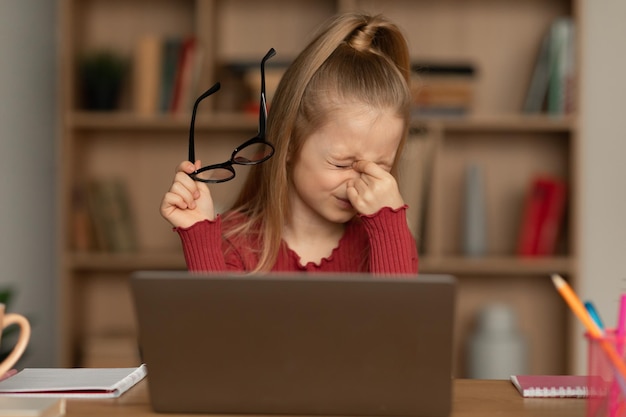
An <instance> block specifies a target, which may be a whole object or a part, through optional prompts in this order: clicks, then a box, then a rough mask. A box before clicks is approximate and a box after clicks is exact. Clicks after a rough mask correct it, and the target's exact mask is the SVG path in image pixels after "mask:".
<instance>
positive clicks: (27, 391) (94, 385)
mask: <svg viewBox="0 0 626 417" xmlns="http://www.w3.org/2000/svg"><path fill="white" fill-rule="evenodd" d="M146 374H147V370H146V366H145V364H142V365H141V366H139V367H136V368H25V369H24V370H22V371H20V372H18V373H17V374H15V375H14V376H12V377H10V378H7V379H5V380H3V381H0V394H11V395H19V396H25V397H26V396H27V397H64V398H116V397H119V396H120V395H122V394H123V393H125V392H126V391H128V390H129V389H130V388H131V387H132V386H134V385H135V384H137V383H138V382H139V381H141V380H142V379H143V378H144V377H145V376H146Z"/></svg>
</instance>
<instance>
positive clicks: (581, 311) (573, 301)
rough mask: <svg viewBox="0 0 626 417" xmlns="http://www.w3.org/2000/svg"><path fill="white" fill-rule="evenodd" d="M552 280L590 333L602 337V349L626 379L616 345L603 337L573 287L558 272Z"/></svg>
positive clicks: (623, 364) (625, 369) (625, 368)
mask: <svg viewBox="0 0 626 417" xmlns="http://www.w3.org/2000/svg"><path fill="white" fill-rule="evenodd" d="M552 282H553V283H554V286H555V287H556V289H557V291H558V292H559V294H561V296H562V297H563V298H564V299H565V301H566V302H567V304H568V305H569V307H570V309H572V311H573V312H574V314H576V316H577V317H578V319H579V320H580V321H581V322H582V323H583V325H584V326H585V328H586V329H587V331H588V332H589V334H590V335H591V336H592V337H594V338H596V339H600V346H602V349H603V350H604V352H605V353H606V354H607V356H608V357H609V359H610V360H611V363H612V364H613V366H615V368H616V369H617V370H618V371H619V373H620V374H621V376H622V378H625V379H626V364H625V363H624V361H623V360H622V359H621V358H620V357H619V355H618V354H617V351H616V350H615V347H614V346H613V345H612V344H611V343H609V341H608V340H606V339H604V338H603V336H604V334H603V332H602V330H601V329H600V328H599V327H598V325H597V324H596V322H595V321H593V319H592V318H591V316H590V315H589V313H588V312H587V310H586V309H585V306H584V305H583V303H582V302H581V301H580V299H579V298H578V296H577V295H576V294H575V293H574V291H573V290H572V287H570V286H569V284H568V283H567V282H566V281H565V280H564V279H563V278H562V277H561V276H560V275H558V274H553V275H552Z"/></svg>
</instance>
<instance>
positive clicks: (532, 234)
mask: <svg viewBox="0 0 626 417" xmlns="http://www.w3.org/2000/svg"><path fill="white" fill-rule="evenodd" d="M565 189H566V187H565V182H564V181H563V180H561V179H559V178H556V177H551V176H537V177H535V178H533V180H532V181H531V184H530V187H529V190H528V193H527V195H526V201H525V203H524V208H523V213H522V221H521V225H520V231H519V237H518V246H517V253H518V255H520V256H549V255H553V254H554V253H555V251H556V242H557V238H558V235H559V232H560V229H561V224H562V223H563V215H564V210H565V198H566V196H565Z"/></svg>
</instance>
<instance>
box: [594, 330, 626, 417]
mask: <svg viewBox="0 0 626 417" xmlns="http://www.w3.org/2000/svg"><path fill="white" fill-rule="evenodd" d="M585 337H586V339H587V343H588V352H587V354H588V357H587V375H588V377H587V386H588V389H589V396H588V398H587V417H626V394H625V391H626V379H625V378H624V377H623V376H622V375H621V373H620V371H619V369H618V368H617V367H616V366H615V364H614V361H613V360H611V355H609V354H608V352H607V350H609V349H614V351H615V352H616V353H617V355H618V357H619V358H620V360H621V361H622V363H623V362H624V358H625V355H624V352H625V350H626V337H624V336H621V337H617V336H616V335H615V331H614V330H611V329H609V330H606V331H605V336H603V337H602V338H597V337H593V336H591V335H589V334H585Z"/></svg>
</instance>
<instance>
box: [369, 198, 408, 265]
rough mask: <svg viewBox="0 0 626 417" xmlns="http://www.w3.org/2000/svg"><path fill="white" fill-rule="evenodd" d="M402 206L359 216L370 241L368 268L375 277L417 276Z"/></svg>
mask: <svg viewBox="0 0 626 417" xmlns="http://www.w3.org/2000/svg"><path fill="white" fill-rule="evenodd" d="M406 209H407V206H406V205H404V206H403V207H400V208H399V209H392V208H389V207H384V208H382V209H381V210H379V211H378V212H376V213H374V214H372V215H367V216H366V215H361V216H360V217H361V220H362V222H363V225H364V227H365V230H366V232H367V234H368V237H369V240H370V269H371V272H372V273H375V274H417V267H418V259H417V245H416V243H415V239H414V238H413V235H411V231H410V230H409V227H408V225H407V222H406Z"/></svg>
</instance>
